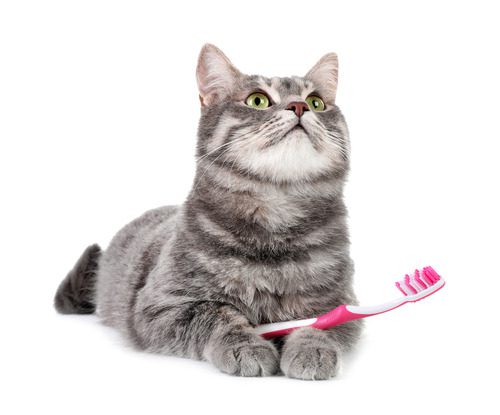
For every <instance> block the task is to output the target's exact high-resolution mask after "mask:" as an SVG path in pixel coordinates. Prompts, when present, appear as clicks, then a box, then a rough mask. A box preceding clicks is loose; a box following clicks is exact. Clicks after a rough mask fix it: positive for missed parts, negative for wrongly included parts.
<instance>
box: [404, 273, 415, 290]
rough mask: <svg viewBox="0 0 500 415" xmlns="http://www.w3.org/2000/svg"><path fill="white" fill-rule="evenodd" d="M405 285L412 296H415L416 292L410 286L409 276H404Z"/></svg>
mask: <svg viewBox="0 0 500 415" xmlns="http://www.w3.org/2000/svg"><path fill="white" fill-rule="evenodd" d="M405 285H406V286H407V287H408V289H409V290H410V291H411V292H412V293H413V294H417V290H416V289H415V288H413V286H412V285H411V282H410V276H409V275H408V274H406V275H405Z"/></svg>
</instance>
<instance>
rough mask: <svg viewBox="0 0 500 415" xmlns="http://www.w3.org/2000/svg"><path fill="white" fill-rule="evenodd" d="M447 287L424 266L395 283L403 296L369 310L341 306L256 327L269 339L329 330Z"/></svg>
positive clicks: (366, 308) (368, 308)
mask: <svg viewBox="0 0 500 415" xmlns="http://www.w3.org/2000/svg"><path fill="white" fill-rule="evenodd" d="M444 284H445V281H444V280H443V279H442V278H441V277H440V276H439V274H438V273H437V272H436V271H434V269H433V268H432V267H424V268H423V269H422V270H421V271H419V270H418V269H417V270H415V272H414V273H413V275H411V276H410V275H406V276H405V279H404V280H402V281H398V282H396V287H397V288H398V289H399V290H400V291H401V292H402V293H403V294H404V297H400V298H398V299H397V300H393V301H390V302H388V303H385V304H381V305H376V306H368V307H360V306H354V305H347V304H342V305H340V306H338V307H337V308H335V309H333V310H332V311H329V312H328V313H326V314H323V315H321V316H319V317H316V318H309V319H304V320H292V321H283V322H279V323H269V324H263V325H260V326H257V327H256V330H257V333H258V334H260V335H262V336H263V337H264V338H266V339H271V338H273V337H279V336H284V335H285V334H288V333H290V332H292V331H293V330H296V329H298V328H300V327H314V328H317V329H322V330H326V329H329V328H331V327H334V326H339V325H341V324H344V323H347V322H348V321H351V320H357V319H360V318H365V317H370V316H375V315H377V314H382V313H386V312H387V311H391V310H394V309H395V308H398V307H401V306H402V305H404V304H407V303H410V302H412V303H414V302H416V301H419V300H422V299H423V298H425V297H428V296H429V295H431V294H434V293H435V292H437V291H439V290H440V289H441V288H443V286H444Z"/></svg>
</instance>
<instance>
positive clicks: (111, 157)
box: [0, 0, 500, 414]
mask: <svg viewBox="0 0 500 415" xmlns="http://www.w3.org/2000/svg"><path fill="white" fill-rule="evenodd" d="M494 3H495V2H493V1H492V2H490V3H487V2H481V1H471V2H460V1H453V2H449V3H447V2H438V1H434V2H431V3H428V4H426V3H425V2H422V1H419V2H415V3H414V4H411V2H401V1H400V2H394V3H387V2H382V1H373V2H366V3H360V2H354V1H350V2H348V1H346V2H341V3H338V2H334V1H319V0H315V1H314V2H306V1H301V2H295V1H286V2H281V1H265V2H263V1H258V0H252V1H247V2H236V1H233V2H227V3H222V2H215V1H210V2H208V1H206V2H199V3H198V4H196V3H193V2H190V1H186V0H183V1H182V2H169V1H163V2H149V1H137V2H130V1H115V2H112V1H104V0H98V1H90V0H89V1H85V2H72V1H59V2H56V1H44V2H41V1H37V2H31V3H29V2H25V1H3V2H1V3H0V140H1V141H0V143H1V148H0V174H1V175H0V180H1V195H2V201H1V202H0V206H1V215H0V238H1V246H0V248H1V263H2V270H1V274H0V275H1V289H2V301H1V302H0V307H1V319H2V320H1V321H2V329H1V333H2V334H1V340H0V344H1V346H0V347H1V353H0V359H1V366H0V376H1V381H2V383H3V385H2V386H1V391H2V392H1V395H2V398H1V399H0V412H1V413H3V414H26V413H49V412H50V413H53V414H63V413H64V414H66V413H71V414H89V413H96V414H104V413H108V414H117V413H120V414H128V413H148V414H149V413H180V412H182V413H184V412H186V413H195V412H200V413H210V414H211V413H220V414H224V413H232V414H245V413H255V412H269V411H271V410H273V411H282V412H287V413H308V414H316V413H317V414H319V413H339V414H340V413H353V414H355V413H361V411H364V412H365V413H368V412H370V413H387V414H399V413H403V412H406V413H410V414H422V413H438V412H441V411H442V412H446V413H450V412H452V411H458V410H460V411H461V412H462V411H463V412H464V413H465V411H467V412H473V413H478V414H490V413H499V412H498V411H499V405H498V399H497V397H495V396H494V395H493V394H494V393H495V392H496V391H497V389H498V371H499V369H500V367H499V358H498V352H499V350H500V348H499V346H500V345H499V341H498V340H497V339H498V335H497V332H498V325H499V324H498V317H499V312H498V310H499V308H498V306H497V301H498V290H499V288H500V287H499V277H500V273H499V267H498V256H499V253H500V252H499V242H498V235H499V231H500V226H499V219H498V212H499V208H500V203H499V197H498V181H499V178H500V168H499V166H498V162H499V152H498V145H497V143H498V141H499V140H500V134H499V133H500V128H499V125H498V124H499V117H498V111H499V105H498V99H499V96H500V87H499V77H500V76H499V74H500V63H499V47H498V39H499V38H500V30H499V25H498V12H497V11H496V10H495V8H494ZM205 42H212V43H214V44H216V45H218V46H219V47H220V48H222V49H223V50H224V51H225V53H226V54H227V55H228V56H229V57H230V58H231V59H232V60H233V62H234V63H235V64H236V65H237V66H238V67H239V68H240V69H241V70H242V71H244V72H247V73H262V74H264V75H283V76H284V75H292V74H297V75H301V74H304V73H305V72H306V71H307V70H308V69H309V68H310V67H311V66H312V65H313V64H314V63H315V62H316V61H317V60H318V59H319V58H320V57H321V56H322V55H323V54H325V53H327V52H330V51H335V52H337V53H338V55H339V59H340V84H339V91H338V99H337V103H338V104H339V106H340V107H341V108H342V109H343V111H344V114H345V116H346V118H347V121H348V124H349V126H350V131H351V139H352V173H351V175H350V181H349V184H348V187H347V189H346V200H347V203H348V207H349V209H350V223H351V233H352V255H353V257H354V260H355V262H356V269H357V273H356V281H355V284H356V291H357V293H358V296H359V299H360V302H361V304H366V305H369V304H372V303H377V302H380V301H384V300H388V299H391V298H393V297H394V296H395V295H397V292H396V291H395V288H393V286H392V284H393V281H395V280H397V279H399V278H400V277H402V276H404V274H405V273H406V272H409V271H412V270H413V269H414V268H415V267H422V266H424V265H427V264H431V265H433V266H434V267H435V268H436V269H437V270H438V271H439V272H440V273H441V274H442V275H443V276H444V277H445V278H446V280H447V283H448V284H447V286H446V287H445V288H444V289H443V290H442V291H440V292H439V293H437V294H436V295H435V296H433V297H430V298H429V299H427V300H424V301H423V302H420V303H418V304H415V305H408V306H405V307H403V308H401V309H399V310H398V311H394V312H392V313H389V314H386V315H384V316H379V317H373V318H372V319H370V320H367V325H366V331H365V333H364V336H363V339H362V341H361V343H360V345H359V347H358V348H357V350H356V351H355V352H354V353H351V354H350V355H349V356H346V359H345V364H344V368H343V371H342V373H341V374H340V376H339V377H338V378H337V379H335V380H332V381H325V382H303V381H297V380H291V379H287V378H284V377H271V378H265V379H258V378H255V379H242V378H236V377H230V376H227V375H223V374H220V373H219V372H218V371H217V370H216V369H214V368H213V367H211V366H210V365H209V364H207V363H202V362H194V361H189V360H185V359H178V358H172V357H163V356H153V355H147V354H144V353H140V352H136V351H133V350H131V349H129V348H127V347H126V346H125V345H124V344H123V341H122V340H121V338H120V337H119V336H118V335H117V334H116V333H115V332H114V331H113V330H111V329H109V328H106V327H104V326H102V325H101V324H100V323H99V322H98V320H97V318H95V317H94V316H59V315H57V314H56V313H55V312H54V310H53V308H52V297H53V294H54V291H55V289H56V287H57V285H58V283H59V282H60V280H61V279H62V278H63V277H64V276H65V274H66V272H67V271H68V270H69V269H70V268H71V267H72V266H73V264H74V262H75V261H76V259H77V258H78V256H79V255H80V253H81V252H82V250H83V249H84V248H85V247H86V246H87V245H88V244H91V243H93V242H98V243H100V244H101V245H102V246H104V247H105V246H106V244H107V243H108V242H109V240H110V238H111V237H112V236H113V234H114V232H116V231H117V230H118V229H119V228H120V227H121V226H123V225H124V224H125V223H127V222H128V221H129V220H131V219H133V218H135V217H136V216H138V215H139V214H141V213H142V212H143V211H145V210H147V209H149V208H152V207H156V206H159V205H164V204H178V203H182V201H183V200H184V198H185V197H186V195H187V193H188V191H189V188H190V186H191V183H192V179H193V173H194V147H195V136H196V128H197V119H198V114H199V102H198V94H197V90H196V83H195V78H194V70H195V64H196V59H197V55H198V52H199V49H200V48H201V46H202V45H203V43H205Z"/></svg>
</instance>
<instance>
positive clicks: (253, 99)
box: [245, 92, 270, 110]
mask: <svg viewBox="0 0 500 415" xmlns="http://www.w3.org/2000/svg"><path fill="white" fill-rule="evenodd" d="M245 103H246V104H247V105H248V106H249V107H252V108H255V109H256V110H265V109H266V108H267V107H269V105H270V103H269V98H268V97H267V96H266V95H264V94H263V93H261V92H254V93H253V94H251V95H250V96H249V97H248V98H247V100H246V101H245Z"/></svg>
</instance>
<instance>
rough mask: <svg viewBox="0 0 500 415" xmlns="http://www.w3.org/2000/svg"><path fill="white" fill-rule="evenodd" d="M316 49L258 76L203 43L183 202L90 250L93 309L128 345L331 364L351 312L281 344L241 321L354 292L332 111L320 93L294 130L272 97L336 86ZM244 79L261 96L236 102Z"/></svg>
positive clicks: (340, 143) (259, 371)
mask: <svg viewBox="0 0 500 415" xmlns="http://www.w3.org/2000/svg"><path fill="white" fill-rule="evenodd" d="M327 56H329V55H327ZM326 61H327V63H328V65H327V68H326V70H327V71H331V70H332V62H331V61H330V60H328V59H326ZM320 63H321V61H320ZM320 63H319V64H318V65H319V66H318V65H316V66H315V67H314V70H313V71H312V72H310V73H309V74H308V76H307V77H305V78H300V77H290V78H265V77H262V76H247V75H243V74H241V73H240V72H239V71H238V70H237V69H235V68H234V67H233V66H232V64H231V63H230V62H229V60H228V59H227V58H226V57H225V55H223V54H222V52H220V51H219V50H218V49H216V48H215V47H214V46H211V45H207V46H205V47H204V49H203V50H202V53H201V55H200V62H199V65H198V84H199V88H200V96H201V102H202V105H203V108H202V115H201V119H200V124H199V130H198V144H197V172H196V177H195V179H194V183H193V187H192V190H191V192H190V194H189V196H188V198H187V200H186V202H185V203H184V204H183V205H181V206H169V207H163V208H159V209H155V210H152V211H149V212H147V213H145V214H144V215H143V216H141V217H140V218H138V219H136V220H135V221H133V222H131V223H130V224H128V225H127V226H126V227H125V228H123V229H122V230H121V231H120V232H118V234H117V235H116V236H115V237H114V239H113V240H112V242H111V244H110V245H109V247H108V248H107V250H106V251H105V252H104V253H103V254H102V257H101V258H100V261H99V269H98V273H97V283H96V289H95V293H96V297H95V302H96V304H97V311H98V314H99V315H100V316H101V317H102V319H103V320H104V321H105V322H106V323H107V324H109V325H111V326H113V327H116V328H118V329H120V330H121V331H122V332H123V333H124V335H125V336H126V337H127V338H129V339H130V340H131V341H132V342H133V343H134V344H135V345H136V346H137V347H139V348H141V349H145V350H148V351H153V352H158V353H165V354H172V355H177V356H185V357H190V358H195V359H204V360H209V361H211V362H212V363H213V364H215V365H216V366H217V367H219V368H220V369H221V370H222V371H224V372H227V373H231V374H238V375H243V376H257V375H269V374H272V373H275V372H276V371H277V370H278V369H279V367H280V365H281V369H282V371H284V372H285V374H287V375H288V376H291V377H295V378H306V379H322V378H328V377H331V376H333V375H334V374H335V373H336V368H337V362H338V360H339V358H340V356H339V354H340V353H341V351H342V350H345V349H347V348H349V347H350V346H351V345H352V344H353V343H354V341H355V340H356V338H357V336H358V333H359V325H358V324H356V323H350V324H347V325H344V326H342V327H340V328H336V329H333V330H330V331H328V332H324V333H315V332H312V331H311V330H309V331H308V330H299V332H302V333H303V334H300V333H296V334H294V335H291V336H289V338H286V339H284V341H282V342H281V343H280V344H274V343H272V342H270V341H267V340H264V339H262V338H261V337H259V336H258V335H256V334H255V333H254V331H253V327H254V326H255V325H258V324H262V323H269V322H276V321H282V320H289V319H300V318H309V317H312V316H316V315H318V314H321V313H324V312H326V311H328V310H330V309H332V308H333V307H335V306H337V305H339V304H341V303H351V304H352V303H356V299H355V296H354V293H353V291H352V274H353V266H352V261H351V259H350V257H349V237H348V232H347V226H346V215H347V212H346V207H345V205H344V202H343V196H342V193H343V186H344V181H345V178H346V175H347V172H348V168H349V142H348V135H347V127H346V125H345V121H344V118H343V116H342V114H341V113H340V110H339V109H338V107H337V106H336V105H335V103H334V102H333V101H331V100H330V101H328V102H326V103H327V110H326V111H324V112H318V113H315V112H313V111H308V112H306V113H305V114H304V116H303V117H302V118H303V120H302V122H303V130H302V131H298V132H296V131H295V130H294V131H292V129H293V127H294V125H296V122H297V120H296V119H297V117H296V116H295V114H294V113H293V112H292V111H288V110H286V109H285V108H286V105H287V104H288V103H289V102H291V101H293V100H304V99H305V98H306V97H307V95H309V94H311V93H315V94H317V95H322V91H324V92H323V95H324V96H325V97H326V96H330V97H334V96H335V91H331V90H328V88H332V85H335V86H336V67H335V73H334V74H326V73H322V68H321V64H320ZM214 71H215V72H214ZM311 73H312V75H311ZM318 74H319V75H318ZM314 76H317V79H319V81H318V80H315V78H314ZM328 76H333V77H335V83H334V84H333V83H332V79H331V78H330V79H328ZM324 79H327V80H328V82H326V81H323V80H324ZM318 82H319V83H318ZM254 91H263V92H265V93H267V94H268V96H269V97H271V100H272V101H273V105H272V106H271V107H270V108H268V109H266V110H255V109H252V108H249V107H247V106H246V105H245V104H244V101H245V98H246V97H247V96H248V95H249V94H250V93H252V92H254ZM308 339H309V340H308ZM283 344H284V346H283ZM282 346H283V347H282ZM280 354H281V356H280ZM318 356H320V358H318ZM294 362H295V363H294ZM304 365H305V366H304Z"/></svg>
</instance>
